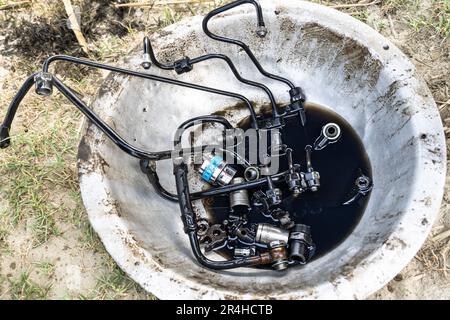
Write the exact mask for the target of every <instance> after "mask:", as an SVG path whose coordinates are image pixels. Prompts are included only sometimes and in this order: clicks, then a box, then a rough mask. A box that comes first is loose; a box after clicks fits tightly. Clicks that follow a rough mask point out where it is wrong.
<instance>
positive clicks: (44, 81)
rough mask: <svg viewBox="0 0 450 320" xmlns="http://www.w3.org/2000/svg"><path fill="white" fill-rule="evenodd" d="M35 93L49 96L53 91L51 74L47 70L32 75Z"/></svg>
mask: <svg viewBox="0 0 450 320" xmlns="http://www.w3.org/2000/svg"><path fill="white" fill-rule="evenodd" d="M34 81H35V85H36V93H37V94H38V95H40V96H50V95H51V94H52V93H53V76H52V74H51V73H48V72H43V71H42V72H39V73H38V74H36V76H35V77H34Z"/></svg>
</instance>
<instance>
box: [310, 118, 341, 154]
mask: <svg viewBox="0 0 450 320" xmlns="http://www.w3.org/2000/svg"><path fill="white" fill-rule="evenodd" d="M340 138H341V128H340V127H339V126H338V125H337V124H336V123H332V122H330V123H327V124H326V125H324V126H323V127H322V130H321V131H320V136H319V137H318V138H317V139H316V141H315V142H314V150H322V149H323V148H325V147H326V146H328V145H330V144H333V143H336V142H338V141H339V139H340Z"/></svg>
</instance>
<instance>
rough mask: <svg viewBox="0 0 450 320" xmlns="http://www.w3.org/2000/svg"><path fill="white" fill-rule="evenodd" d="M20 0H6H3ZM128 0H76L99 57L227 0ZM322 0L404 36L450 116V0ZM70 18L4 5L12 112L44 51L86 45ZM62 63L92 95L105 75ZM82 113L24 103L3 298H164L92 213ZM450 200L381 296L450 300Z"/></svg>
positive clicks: (10, 194) (0, 72)
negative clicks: (140, 281)
mask: <svg viewBox="0 0 450 320" xmlns="http://www.w3.org/2000/svg"><path fill="white" fill-rule="evenodd" d="M14 1H15V0H14ZM14 1H13V0H11V1H9V0H8V1H5V0H0V8H1V6H3V5H5V4H10V3H11V2H14ZM125 2H130V1H106V0H94V1H85V0H72V3H73V4H74V6H75V7H76V9H77V10H79V11H80V12H81V15H80V17H81V26H82V32H83V33H84V35H85V36H86V38H87V41H88V43H89V49H90V53H89V55H90V57H91V58H94V59H98V60H101V61H104V62H110V63H114V62H115V61H117V59H119V58H120V57H121V55H123V54H124V53H126V52H127V50H128V49H129V46H128V45H129V43H131V42H133V41H134V39H136V37H141V36H142V35H143V34H144V33H146V34H151V32H152V31H154V30H156V29H158V28H161V27H164V26H166V25H168V24H171V23H174V22H176V21H178V20H180V19H182V18H183V17H188V16H192V15H195V14H203V13H205V12H207V11H208V10H210V9H211V8H213V7H214V6H218V5H220V4H223V1H202V2H203V3H198V2H200V1H181V2H185V3H184V4H173V3H174V2H180V0H178V1H154V5H153V6H152V7H146V8H132V9H129V8H127V9H123V8H122V9H117V8H114V7H113V6H112V4H113V3H125ZM141 2H146V3H149V2H152V1H141ZM166 2H170V4H167V5H165V4H164V3H166ZM186 2H189V3H186ZM315 2H320V3H322V4H324V5H329V6H339V5H344V6H341V7H340V8H339V10H342V11H345V12H347V13H348V14H351V15H352V16H354V17H356V18H358V19H360V20H362V21H363V22H365V23H367V24H369V25H370V26H372V27H373V28H375V29H376V30H378V31H379V32H381V33H382V34H383V35H385V36H386V37H388V38H389V39H391V40H392V41H393V42H394V43H396V44H397V45H398V46H399V47H400V48H401V49H402V50H403V51H404V52H405V53H406V54H407V55H408V56H409V57H410V58H411V60H412V61H413V62H414V63H415V65H416V67H417V69H418V71H419V73H420V74H421V75H422V76H423V77H424V79H425V80H426V81H427V83H428V85H429V87H430V89H431V91H432V93H433V96H434V98H435V100H436V102H437V104H438V106H439V108H440V110H441V115H442V119H443V122H444V125H449V124H450V111H449V110H450V72H449V70H450V3H449V1H448V0H426V1H418V0H383V1H372V0H370V1H364V0H363V1H358V0H349V1H315ZM369 3H372V4H370V5H367V4H369ZM355 4H356V5H357V6H354V5H355ZM77 10H76V11H77ZM66 18H67V16H66V14H65V11H64V6H63V5H62V1H56V0H53V1H51V0H41V1H39V0H34V1H32V2H31V4H30V5H28V6H25V7H23V8H20V9H9V10H0V52H1V55H0V116H3V114H4V113H5V111H6V107H7V105H8V103H9V101H10V100H11V98H12V96H13V94H14V93H15V91H16V90H17V88H18V87H19V86H20V85H21V81H23V79H24V78H25V77H26V76H27V75H28V74H30V73H31V72H33V71H34V70H36V69H37V68H38V65H39V63H40V62H41V61H42V60H43V59H44V57H46V56H48V55H50V54H56V53H69V54H74V55H83V52H82V51H81V50H80V47H79V45H78V43H77V41H76V38H75V37H74V35H73V33H72V31H71V30H70V29H69V28H68V25H67V21H66ZM57 72H58V73H59V74H60V75H61V76H63V77H64V79H65V80H66V82H68V83H70V85H71V86H72V87H73V88H74V89H75V90H77V91H78V92H80V93H82V96H83V98H84V99H85V100H88V99H89V98H91V97H93V96H94V95H95V93H96V89H95V88H96V87H97V86H98V84H99V82H100V81H101V79H102V75H100V74H97V73H95V72H92V71H89V70H86V69H84V68H78V69H73V70H70V71H69V70H57ZM81 123H82V117H81V116H80V115H79V114H78V113H77V112H76V111H75V109H74V108H73V107H72V106H71V105H70V104H68V103H67V102H66V101H65V100H64V99H63V98H62V97H61V96H60V95H55V96H54V97H53V98H52V99H51V100H48V99H43V98H40V97H38V96H36V95H35V94H30V95H29V96H28V97H27V98H26V99H25V102H24V105H23V106H22V108H21V110H20V112H19V114H18V117H17V125H16V126H15V128H14V130H13V131H12V134H13V135H14V140H15V141H14V144H13V146H12V147H11V148H10V149H8V151H7V152H2V153H1V156H0V299H46V298H50V299H64V298H67V299H73V298H74V299H152V298H154V297H153V296H152V295H151V294H148V293H146V292H144V291H143V290H142V289H141V288H140V287H139V286H138V285H136V284H135V283H134V282H133V281H132V280H130V279H129V278H128V277H127V276H126V275H125V274H124V273H123V272H122V271H121V270H120V269H119V268H118V267H117V266H116V264H115V263H114V261H112V259H111V258H110V257H109V255H108V254H107V253H106V251H105V249H104V248H103V246H102V244H101V242H100V241H99V240H98V238H97V236H96V234H95V232H94V231H93V230H92V229H91V227H90V225H89V223H88V220H87V217H86V214H85V212H84V210H83V205H82V203H81V200H80V194H79V188H78V182H77V172H76V167H75V163H76V150H77V143H78V140H79V135H80V128H81ZM446 133H450V129H448V130H447V131H446ZM449 141H450V140H449ZM448 181H449V182H450V180H448ZM449 202H450V194H449V191H448V188H447V189H446V193H445V197H444V201H443V205H442V209H441V215H440V218H439V219H438V220H437V221H436V222H435V225H434V227H433V232H432V234H431V235H430V237H429V239H428V241H427V242H426V244H425V245H424V247H423V248H422V249H421V250H420V252H419V253H418V254H417V256H416V257H415V259H414V260H413V261H411V263H410V264H409V265H408V266H407V267H406V268H405V269H404V270H403V271H402V272H401V273H400V274H399V275H397V277H396V278H395V279H394V280H392V281H391V282H390V283H389V284H388V285H387V286H386V287H385V288H383V289H381V290H380V291H379V292H377V293H376V294H374V295H373V296H372V297H371V298H372V299H392V298H401V299H406V298H438V299H439V298H440V299H450V278H448V277H447V272H450V269H449V268H450V262H447V260H450V257H449V250H450V234H449V232H446V231H448V230H449V229H450V213H449V212H448V208H449ZM449 277H450V275H449Z"/></svg>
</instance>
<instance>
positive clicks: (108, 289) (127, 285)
mask: <svg viewBox="0 0 450 320" xmlns="http://www.w3.org/2000/svg"><path fill="white" fill-rule="evenodd" d="M135 286H136V283H135V282H134V281H133V280H131V279H130V278H129V277H128V276H127V275H126V274H125V272H123V271H122V270H121V269H120V268H119V267H118V266H117V265H116V266H114V268H113V270H112V272H111V273H109V274H106V275H103V276H101V277H100V278H99V279H98V282H97V288H96V294H97V296H96V299H101V300H104V299H107V300H114V299H120V298H123V297H125V295H126V293H127V292H128V291H129V290H130V289H132V288H133V287H135Z"/></svg>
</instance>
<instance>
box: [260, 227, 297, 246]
mask: <svg viewBox="0 0 450 320" xmlns="http://www.w3.org/2000/svg"><path fill="white" fill-rule="evenodd" d="M288 240H289V232H288V231H287V230H284V229H281V228H277V227H274V226H272V225H270V224H267V223H259V224H258V227H257V228H256V236H255V241H256V242H257V243H262V244H270V243H271V242H273V241H283V242H284V243H287V242H288Z"/></svg>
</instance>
